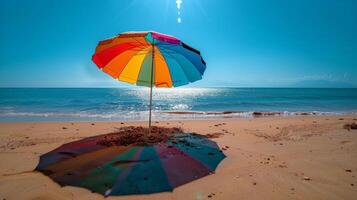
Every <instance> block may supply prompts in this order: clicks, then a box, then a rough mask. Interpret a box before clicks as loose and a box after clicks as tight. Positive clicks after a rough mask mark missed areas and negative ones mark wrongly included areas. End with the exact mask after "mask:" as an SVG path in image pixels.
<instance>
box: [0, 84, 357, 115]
mask: <svg viewBox="0 0 357 200" xmlns="http://www.w3.org/2000/svg"><path fill="white" fill-rule="evenodd" d="M148 108H149V89H148V88H139V87H138V88H1V89H0V121H117V120H121V121H127V120H147V119H148ZM349 113H357V89H306V88H305V89H303V88H296V89H295V88H169V89H154V93H153V120H174V119H210V118H222V117H229V118H235V117H238V118H239V117H245V118H246V117H256V116H261V115H269V116H270V115H284V116H288V115H297V114H314V115H329V114H349Z"/></svg>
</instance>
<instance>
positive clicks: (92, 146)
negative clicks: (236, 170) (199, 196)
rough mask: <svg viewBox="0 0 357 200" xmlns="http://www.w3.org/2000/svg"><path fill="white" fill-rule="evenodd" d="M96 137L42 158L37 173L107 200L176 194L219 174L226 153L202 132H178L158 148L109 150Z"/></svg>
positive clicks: (115, 147)
mask: <svg viewBox="0 0 357 200" xmlns="http://www.w3.org/2000/svg"><path fill="white" fill-rule="evenodd" d="M103 138H106V135H100V136H94V137H90V138H86V139H83V140H79V141H75V142H71V143H68V144H64V145H62V146H60V147H58V148H57V149H55V150H53V151H51V152H48V153H46V154H44V155H42V156H41V157H40V162H39V164H38V166H37V167H36V170H38V171H41V172H43V173H44V174H46V175H48V176H49V177H50V178H52V179H53V180H54V181H56V182H58V183H59V184H60V185H62V186H64V185H71V186H80V187H85V188H88V189H89V190H91V191H93V192H96V193H100V194H103V195H106V196H109V195H127V194H148V193H155V192H163V191H172V190H173V189H174V188H175V187H177V186H180V185H182V184H185V183H188V182H190V181H193V180H195V179H198V178H201V177H203V176H206V175H209V174H211V173H213V172H214V170H215V169H216V167H217V165H218V164H219V163H220V161H221V160H222V159H224V158H225V155H224V154H223V153H222V151H220V149H219V148H218V146H217V144H216V143H215V142H213V141H211V140H209V139H208V138H207V137H205V136H201V135H197V134H182V133H181V134H177V135H176V136H175V137H173V138H171V139H169V140H167V141H165V142H163V143H157V144H154V145H127V146H117V145H114V146H106V145H103V144H101V143H100V142H98V141H101V140H103Z"/></svg>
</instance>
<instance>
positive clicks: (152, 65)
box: [149, 44, 155, 134]
mask: <svg viewBox="0 0 357 200" xmlns="http://www.w3.org/2000/svg"><path fill="white" fill-rule="evenodd" d="M154 56H155V50H154V44H152V58H151V80H150V106H149V107H150V111H149V134H151V107H152V83H153V78H154Z"/></svg>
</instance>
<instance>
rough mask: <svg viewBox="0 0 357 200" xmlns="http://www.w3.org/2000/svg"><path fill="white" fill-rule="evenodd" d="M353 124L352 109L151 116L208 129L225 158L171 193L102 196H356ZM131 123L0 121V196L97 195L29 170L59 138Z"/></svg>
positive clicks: (170, 123)
mask: <svg viewBox="0 0 357 200" xmlns="http://www.w3.org/2000/svg"><path fill="white" fill-rule="evenodd" d="M353 122H355V123H357V115H350V116H290V117H267V118H264V117H263V118H254V119H222V120H196V121H186V120H181V121H163V122H155V123H154V125H156V126H166V127H174V126H177V127H181V128H183V129H184V130H185V131H186V132H196V133H199V134H204V135H209V137H210V138H211V139H212V140H214V141H216V142H217V143H218V145H219V146H220V147H221V149H222V150H223V152H224V153H225V154H226V156H227V158H225V159H224V160H223V161H222V162H221V163H220V165H219V166H218V168H217V170H216V173H215V174H213V175H210V176H206V177H204V178H201V179H199V180H196V181H194V182H191V183H188V184H185V185H183V186H180V187H178V188H176V189H175V190H174V191H173V192H164V193H157V194H150V195H131V196H118V197H109V198H108V199H357V130H356V129H349V128H348V127H349V126H346V124H351V123H353ZM130 125H143V126H145V125H147V123H146V122H3V123H0V200H2V199H104V197H103V196H101V195H99V194H94V193H91V192H90V191H88V190H86V189H84V188H78V187H70V186H66V187H60V186H59V185H58V184H57V183H55V182H53V181H52V180H51V179H49V178H48V177H46V176H45V175H43V174H41V173H39V172H33V169H34V168H35V167H36V166H37V164H38V161H39V156H40V155H41V154H44V153H46V152H48V151H51V150H53V149H54V148H56V147H58V146H60V145H62V144H64V143H67V142H71V141H75V140H79V139H82V138H85V137H89V136H94V135H98V134H106V133H110V132H113V131H115V130H117V128H120V127H124V126H130ZM346 127H347V128H346Z"/></svg>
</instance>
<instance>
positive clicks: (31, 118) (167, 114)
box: [0, 111, 357, 123]
mask: <svg viewBox="0 0 357 200" xmlns="http://www.w3.org/2000/svg"><path fill="white" fill-rule="evenodd" d="M146 112H148V111H141V112H139V115H138V113H136V114H135V113H134V114H133V113H130V114H128V115H129V117H127V118H118V117H111V116H101V115H99V114H94V115H89V116H92V117H88V116H85V115H83V114H76V113H74V114H73V113H72V114H71V113H66V114H59V113H50V114H49V113H17V114H14V115H7V116H2V119H0V123H6V122H76V121H78V122H91V121H94V122H95V121H98V122H115V121H125V122H144V121H147V120H148V119H147V118H148V113H146ZM117 115H122V114H120V113H118V114H117ZM131 115H133V116H136V117H137V118H139V119H135V118H134V117H131ZM344 115H357V112H355V111H351V112H342V111H341V112H322V111H310V112H301V111H297V112H295V111H294V112H293V111H291V112H290V111H153V119H154V120H156V121H176V120H222V119H254V118H266V117H291V116H344ZM0 116H1V115H0ZM138 116H139V117H138Z"/></svg>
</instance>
